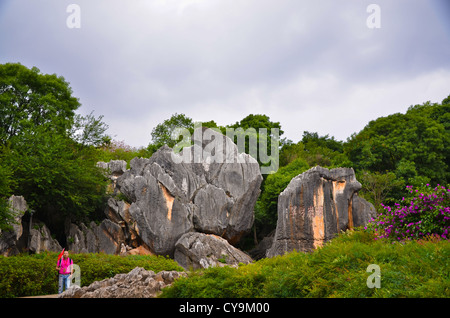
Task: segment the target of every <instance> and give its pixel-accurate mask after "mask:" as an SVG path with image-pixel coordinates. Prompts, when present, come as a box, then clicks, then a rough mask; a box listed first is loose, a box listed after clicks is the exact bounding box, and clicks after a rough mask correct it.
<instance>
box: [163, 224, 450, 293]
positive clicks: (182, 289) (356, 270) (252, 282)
mask: <svg viewBox="0 0 450 318" xmlns="http://www.w3.org/2000/svg"><path fill="white" fill-rule="evenodd" d="M449 256H450V243H449V241H448V240H440V241H436V240H426V239H424V240H420V241H407V242H404V243H398V242H394V243H392V242H390V241H388V240H386V239H380V240H374V235H373V234H372V233H369V232H366V231H363V230H362V229H360V228H359V229H356V230H354V231H347V232H345V233H342V234H341V235H339V236H338V237H336V238H335V239H333V240H331V241H330V242H328V243H327V244H325V245H324V246H323V247H322V248H319V249H317V250H315V251H314V252H312V253H301V252H291V253H288V254H286V255H283V256H277V257H273V258H266V259H262V260H259V261H257V262H255V263H253V264H249V265H243V266H240V267H239V268H230V267H223V268H209V269H206V270H200V271H195V272H193V273H191V274H190V275H189V276H188V277H187V278H182V279H179V280H177V281H176V282H174V284H172V286H170V287H168V288H165V289H164V290H163V293H162V295H161V296H160V297H230V298H232V297H269V298H270V297H282V298H285V297H339V298H341V297H353V298H356V297H358V298H365V297H450V279H449V269H450V266H449V265H450V264H449V259H450V258H449ZM370 264H376V265H378V266H379V267H380V271H381V288H369V287H368V286H367V279H368V278H369V275H371V272H369V273H368V272H367V267H368V266H369V265H370Z"/></svg>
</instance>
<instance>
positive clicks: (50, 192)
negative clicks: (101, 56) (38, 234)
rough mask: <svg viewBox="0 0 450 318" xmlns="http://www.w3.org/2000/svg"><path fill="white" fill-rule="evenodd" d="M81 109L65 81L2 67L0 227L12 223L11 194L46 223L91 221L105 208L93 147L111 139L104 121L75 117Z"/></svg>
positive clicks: (24, 69) (16, 67) (22, 68)
mask: <svg viewBox="0 0 450 318" xmlns="http://www.w3.org/2000/svg"><path fill="white" fill-rule="evenodd" d="M80 106H81V104H80V103H79V101H78V99H77V98H76V97H74V96H73V95H72V89H71V88H70V86H69V83H68V82H66V81H65V79H64V78H63V77H61V76H57V75H55V74H53V75H48V74H42V73H41V72H40V71H39V69H37V68H36V67H33V68H32V69H28V68H27V67H25V66H23V65H21V64H12V63H7V64H2V65H0V159H1V161H0V162H1V164H0V170H1V171H2V174H3V176H4V177H3V181H2V182H1V185H0V201H1V202H2V204H0V209H2V212H0V224H2V225H4V226H6V225H7V224H8V223H9V221H10V218H9V220H8V213H7V206H6V204H5V202H6V201H7V198H8V196H9V195H11V194H15V195H23V196H24V197H25V199H26V201H27V203H28V205H29V207H30V209H33V210H36V212H37V215H38V217H41V218H44V219H45V218H49V216H50V215H52V216H53V217H52V218H53V219H55V218H58V216H59V218H61V219H62V218H63V217H70V218H79V217H83V216H84V217H86V216H89V215H91V216H92V213H93V212H94V211H95V210H96V209H97V208H98V207H99V206H100V205H101V202H102V200H103V198H104V195H105V189H106V179H105V177H104V176H103V173H102V171H101V170H100V169H99V168H97V167H96V162H97V158H96V153H95V146H99V145H101V144H103V143H107V142H109V140H110V138H109V137H108V136H107V135H106V134H105V131H106V129H107V125H106V124H104V123H103V122H102V120H101V118H102V117H101V116H100V117H99V118H96V117H95V116H94V115H93V113H91V114H89V115H88V116H84V117H83V116H81V115H79V114H76V110H77V109H78V108H79V107H80ZM50 224H51V222H50Z"/></svg>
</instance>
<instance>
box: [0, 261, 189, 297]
mask: <svg viewBox="0 0 450 318" xmlns="http://www.w3.org/2000/svg"><path fill="white" fill-rule="evenodd" d="M69 257H70V258H72V259H73V261H74V264H77V265H78V266H80V270H81V286H87V285H89V284H91V283H93V282H94V281H99V280H103V279H105V278H109V277H113V276H115V275H116V274H120V273H128V272H129V271H131V270H132V269H133V268H135V267H137V266H139V267H143V268H145V269H147V270H153V271H154V272H155V273H157V272H159V271H162V270H177V271H183V268H182V267H180V266H179V265H178V264H177V263H176V262H175V261H174V260H171V259H168V258H166V257H162V256H147V255H129V256H118V255H108V254H104V253H95V254H94V253H90V254H70V256H69ZM57 258H58V253H51V252H44V253H41V254H34V255H28V254H21V255H18V256H10V257H3V256H0V298H12V297H22V296H38V295H48V294H55V293H57V291H58V274H57V270H56V269H55V267H56V260H57Z"/></svg>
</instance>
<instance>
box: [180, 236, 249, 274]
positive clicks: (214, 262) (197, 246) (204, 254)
mask: <svg viewBox="0 0 450 318" xmlns="http://www.w3.org/2000/svg"><path fill="white" fill-rule="evenodd" d="M175 248H176V249H175V261H177V263H178V264H180V266H182V267H183V268H184V269H186V270H190V269H194V270H195V269H199V268H208V267H222V266H225V265H229V266H237V265H238V264H239V263H243V264H249V263H251V262H252V259H251V257H250V256H248V255H247V254H245V253H244V252H242V251H240V250H239V249H237V248H235V247H233V246H231V245H230V244H229V243H228V242H227V241H226V240H225V239H223V238H221V237H219V236H217V235H214V234H204V233H196V232H191V233H186V234H184V235H183V236H182V237H181V238H180V239H179V240H178V242H177V243H176V246H175Z"/></svg>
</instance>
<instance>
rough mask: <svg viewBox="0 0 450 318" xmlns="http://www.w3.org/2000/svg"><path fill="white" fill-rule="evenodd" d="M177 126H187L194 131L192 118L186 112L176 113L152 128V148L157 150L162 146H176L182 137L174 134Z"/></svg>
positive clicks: (191, 131) (190, 130)
mask: <svg viewBox="0 0 450 318" xmlns="http://www.w3.org/2000/svg"><path fill="white" fill-rule="evenodd" d="M177 128H186V129H188V130H189V132H190V133H191V134H192V133H193V132H194V122H193V121H192V118H190V117H188V116H186V115H185V114H178V113H175V114H174V115H172V116H171V117H170V118H169V119H166V120H164V121H163V122H162V123H160V124H158V125H157V126H156V127H155V128H153V130H152V143H151V144H150V147H151V149H153V150H155V148H156V149H158V148H160V147H161V146H164V145H167V146H169V147H173V146H175V145H176V144H177V143H178V141H179V140H180V138H178V136H175V135H174V134H175V133H176V132H177V131H176V129H177Z"/></svg>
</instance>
